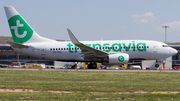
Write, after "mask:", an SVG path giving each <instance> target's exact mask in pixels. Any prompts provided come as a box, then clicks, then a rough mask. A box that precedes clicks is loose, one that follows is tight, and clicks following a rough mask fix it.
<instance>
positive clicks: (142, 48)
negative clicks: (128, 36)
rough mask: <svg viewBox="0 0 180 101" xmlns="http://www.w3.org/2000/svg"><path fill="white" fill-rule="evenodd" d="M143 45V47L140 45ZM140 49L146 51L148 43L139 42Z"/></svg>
mask: <svg viewBox="0 0 180 101" xmlns="http://www.w3.org/2000/svg"><path fill="white" fill-rule="evenodd" d="M140 45H141V48H140V47H139V46H140ZM137 49H138V51H146V43H138V44H137Z"/></svg>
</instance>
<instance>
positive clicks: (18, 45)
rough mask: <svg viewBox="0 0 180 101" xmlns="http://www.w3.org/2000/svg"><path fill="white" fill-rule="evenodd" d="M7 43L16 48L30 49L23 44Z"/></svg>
mask: <svg viewBox="0 0 180 101" xmlns="http://www.w3.org/2000/svg"><path fill="white" fill-rule="evenodd" d="M7 43H8V44H10V45H11V46H13V47H16V48H28V46H26V45H22V44H18V43H14V42H10V41H7Z"/></svg>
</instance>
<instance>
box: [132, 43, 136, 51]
mask: <svg viewBox="0 0 180 101" xmlns="http://www.w3.org/2000/svg"><path fill="white" fill-rule="evenodd" d="M132 42H133V51H135V50H136V45H135V42H134V41H132Z"/></svg>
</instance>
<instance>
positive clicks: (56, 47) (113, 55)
mask: <svg viewBox="0 0 180 101" xmlns="http://www.w3.org/2000/svg"><path fill="white" fill-rule="evenodd" d="M4 9H5V12H6V16H7V20H8V24H9V28H10V31H11V34H12V37H13V41H14V42H8V43H9V44H10V45H11V47H12V48H13V50H14V51H16V52H20V53H24V54H27V55H30V56H33V57H37V58H41V59H48V60H55V61H67V62H90V64H89V65H88V68H89V69H93V68H96V67H97V65H96V64H95V63H94V62H99V63H102V64H104V65H118V64H125V63H128V61H129V60H157V59H162V58H167V57H170V56H172V55H175V54H176V53H177V51H176V50H175V49H173V48H171V47H168V45H167V44H164V43H162V42H157V41H148V40H114V41H78V40H77V39H76V37H75V36H74V35H73V33H72V32H71V31H70V29H67V31H68V33H69V36H70V39H71V41H69V42H59V41H56V40H52V39H48V38H44V37H41V36H39V35H38V34H37V33H36V32H35V31H34V29H33V28H32V27H31V26H30V25H29V24H28V23H27V22H26V21H25V20H24V19H23V17H22V16H21V15H20V14H19V13H18V12H17V11H16V10H15V9H14V8H13V7H12V6H5V7H4ZM50 34H52V33H50Z"/></svg>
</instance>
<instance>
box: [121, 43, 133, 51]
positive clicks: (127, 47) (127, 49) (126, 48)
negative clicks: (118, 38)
mask: <svg viewBox="0 0 180 101" xmlns="http://www.w3.org/2000/svg"><path fill="white" fill-rule="evenodd" d="M122 44H123V46H124V49H125V50H126V51H129V48H130V47H131V43H129V45H128V46H126V45H125V43H122Z"/></svg>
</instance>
